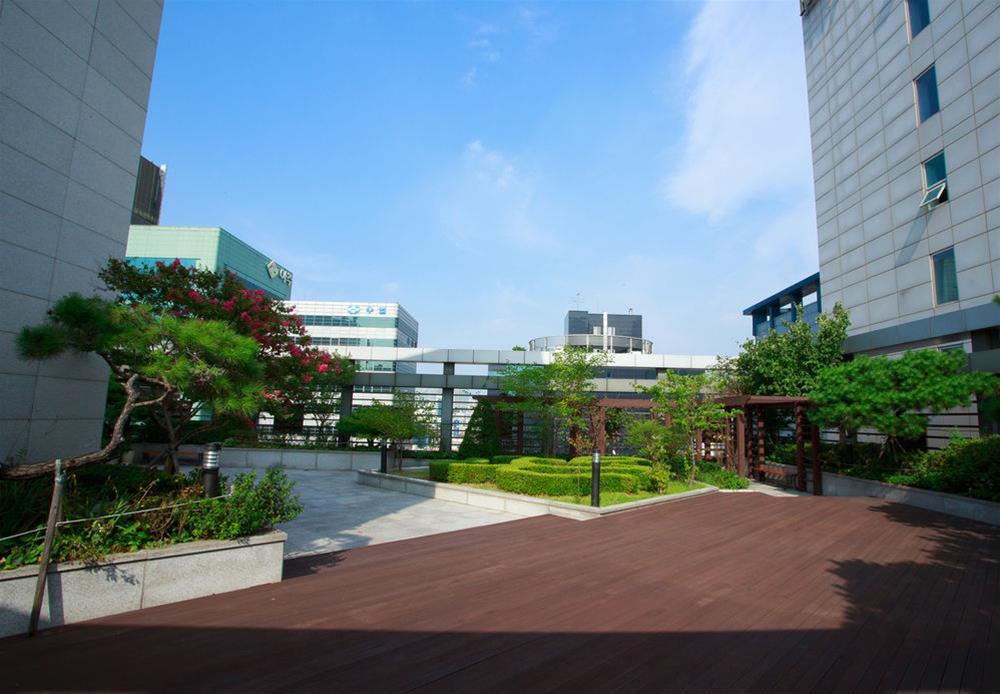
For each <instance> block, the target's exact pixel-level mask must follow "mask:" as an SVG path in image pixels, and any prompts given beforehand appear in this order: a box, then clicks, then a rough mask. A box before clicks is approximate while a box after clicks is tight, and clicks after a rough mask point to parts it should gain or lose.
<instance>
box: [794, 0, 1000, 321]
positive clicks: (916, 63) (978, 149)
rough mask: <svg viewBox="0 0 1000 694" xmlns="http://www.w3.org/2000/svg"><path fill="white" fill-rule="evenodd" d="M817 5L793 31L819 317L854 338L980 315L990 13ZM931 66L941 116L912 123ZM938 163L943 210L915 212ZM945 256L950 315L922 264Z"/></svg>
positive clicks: (997, 237) (993, 100)
mask: <svg viewBox="0 0 1000 694" xmlns="http://www.w3.org/2000/svg"><path fill="white" fill-rule="evenodd" d="M930 12H931V22H930V25H929V26H927V27H926V28H925V29H924V30H923V31H921V32H920V33H918V34H917V36H915V37H913V39H912V41H911V40H910V37H909V31H908V28H907V23H906V9H905V2H904V0H888V1H886V2H880V3H872V2H868V1H867V0H836V1H834V0H818V1H817V2H815V3H813V5H812V6H811V8H810V9H809V11H808V12H807V13H806V14H805V16H804V17H803V35H804V40H805V53H806V68H807V78H808V85H809V110H810V121H811V127H812V146H813V164H814V179H815V186H816V208H817V224H818V242H819V259H820V275H821V282H822V291H823V303H824V305H825V306H827V307H832V306H833V305H834V304H835V303H836V302H841V303H843V304H844V306H845V307H846V308H848V309H849V310H850V312H851V328H850V334H852V335H855V334H858V333H864V332H868V331H872V330H877V329H880V328H886V327H890V326H895V325H900V324H903V323H907V322H910V321H916V320H920V319H924V318H930V317H933V316H938V315H941V314H947V313H950V312H954V311H956V310H962V309H967V308H970V307H974V306H979V305H982V304H985V303H988V302H989V301H990V300H991V299H992V297H993V295H994V294H996V293H998V292H1000V120H998V114H1000V98H998V97H1000V76H998V68H1000V44H998V39H1000V4H998V3H997V2H995V0H980V1H978V2H977V1H974V0H966V1H963V0H931V2H930ZM932 64H933V65H935V68H936V72H937V81H938V94H939V100H940V111H939V112H938V113H937V114H935V115H933V116H931V117H930V118H928V119H927V120H926V121H925V122H923V123H920V124H919V125H918V123H917V114H916V108H915V97H914V87H913V80H914V78H916V77H917V76H918V75H920V74H921V73H922V72H923V71H924V70H926V69H927V68H928V67H929V66H930V65H932ZM940 151H944V154H945V161H946V165H947V180H948V198H949V199H948V201H947V202H945V203H943V204H941V205H939V206H938V207H936V208H934V209H932V210H931V211H929V212H926V211H924V210H922V209H921V208H920V207H919V202H920V199H921V197H922V194H923V178H922V162H924V161H925V160H927V159H929V158H930V157H932V156H933V155H935V154H937V153H938V152H940ZM949 247H954V249H955V259H956V265H957V271H958V286H959V297H960V301H958V302H952V303H948V304H944V305H941V306H936V305H935V295H934V287H933V281H932V271H931V260H930V258H931V255H932V254H934V253H937V252H939V251H941V250H944V249H946V248H949Z"/></svg>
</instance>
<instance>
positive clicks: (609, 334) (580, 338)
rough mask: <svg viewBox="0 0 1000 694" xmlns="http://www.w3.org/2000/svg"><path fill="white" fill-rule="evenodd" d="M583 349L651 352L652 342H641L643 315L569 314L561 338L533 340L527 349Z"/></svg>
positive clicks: (547, 350) (543, 350) (592, 350)
mask: <svg viewBox="0 0 1000 694" xmlns="http://www.w3.org/2000/svg"><path fill="white" fill-rule="evenodd" d="M565 347H582V348H584V349H587V350H588V351H591V352H616V353H626V352H641V353H643V354H652V353H653V343H652V342H650V341H649V340H644V339H642V316H640V315H638V314H633V313H631V312H630V313H627V314H621V313H588V312H587V311H569V312H568V313H567V314H566V321H565V332H564V333H563V334H562V335H552V336H547V337H536V338H535V339H533V340H530V341H529V342H528V349H531V350H536V351H542V352H551V351H555V350H559V349H563V348H565Z"/></svg>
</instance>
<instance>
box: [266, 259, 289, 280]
mask: <svg viewBox="0 0 1000 694" xmlns="http://www.w3.org/2000/svg"><path fill="white" fill-rule="evenodd" d="M267 274H268V276H269V277H270V278H271V279H272V280H273V279H280V280H281V281H282V282H284V283H285V284H287V285H289V286H291V284H292V273H291V272H289V271H288V270H286V269H285V268H283V267H281V266H280V265H278V264H277V263H276V262H274V261H273V260H272V261H271V262H269V263H268V264H267Z"/></svg>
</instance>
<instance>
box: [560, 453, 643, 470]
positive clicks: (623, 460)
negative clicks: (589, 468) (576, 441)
mask: <svg viewBox="0 0 1000 694" xmlns="http://www.w3.org/2000/svg"><path fill="white" fill-rule="evenodd" d="M569 462H570V464H576V465H590V462H591V458H590V456H589V455H578V456H577V457H575V458H571V459H570V461H569ZM652 464H653V462H652V461H651V460H649V459H648V458H640V457H639V456H637V455H602V456H601V467H602V468H603V467H607V466H610V465H645V466H647V467H648V466H651V465H652Z"/></svg>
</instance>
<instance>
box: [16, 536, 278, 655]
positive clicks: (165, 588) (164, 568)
mask: <svg viewBox="0 0 1000 694" xmlns="http://www.w3.org/2000/svg"><path fill="white" fill-rule="evenodd" d="M287 537H288V536H287V535H286V534H285V533H283V532H281V531H279V530H274V531H271V532H268V533H263V534H261V535H255V536H253V537H246V538H241V539H239V540H204V541H200V542H185V543H183V544H178V545H170V546H168V547H162V548H159V549H149V550H142V551H139V552H130V553H128V554H114V555H109V556H107V557H104V558H103V559H102V560H100V561H99V562H97V563H95V564H85V563H82V562H67V563H63V564H52V565H50V566H49V573H48V577H47V583H46V586H45V599H44V600H43V602H42V615H41V620H40V621H39V628H42V629H45V628H49V627H54V626H59V625H60V624H71V623H73V622H80V621H83V620H86V619H95V618H97V617H104V616H107V615H112V614H118V613H120V612H130V611H132V610H138V609H141V608H143V607H153V606H155V605H165V604H168V603H172V602H179V601H181V600H190V599H192V598H200V597H203V596H206V595H214V594H215V593H225V592H228V591H231V590H239V589H241V588H250V587H251V586H256V585H261V584H263V583H276V582H278V581H280V580H281V568H282V561H283V555H284V548H285V539H286V538H287ZM37 578H38V566H26V567H23V568H20V569H14V570H12V571H0V637H3V636H10V635H12V634H24V633H27V631H28V619H29V616H30V614H31V603H32V600H33V599H34V595H35V583H36V580H37Z"/></svg>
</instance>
